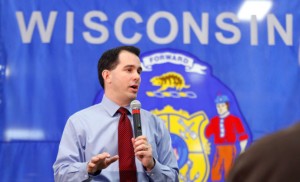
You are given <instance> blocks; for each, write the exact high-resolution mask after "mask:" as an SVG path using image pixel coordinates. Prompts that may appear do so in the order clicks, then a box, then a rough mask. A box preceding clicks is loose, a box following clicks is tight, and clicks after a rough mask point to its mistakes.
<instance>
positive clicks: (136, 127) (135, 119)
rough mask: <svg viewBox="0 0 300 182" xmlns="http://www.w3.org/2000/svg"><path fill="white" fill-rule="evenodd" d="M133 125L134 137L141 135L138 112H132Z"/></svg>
mask: <svg viewBox="0 0 300 182" xmlns="http://www.w3.org/2000/svg"><path fill="white" fill-rule="evenodd" d="M133 125H134V135H135V137H138V136H141V135H142V125H141V115H140V113H133Z"/></svg>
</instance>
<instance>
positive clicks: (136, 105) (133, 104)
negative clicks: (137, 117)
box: [130, 100, 141, 109]
mask: <svg viewBox="0 0 300 182" xmlns="http://www.w3.org/2000/svg"><path fill="white" fill-rule="evenodd" d="M130 108H131V109H141V103H140V101H138V100H133V101H131V103H130Z"/></svg>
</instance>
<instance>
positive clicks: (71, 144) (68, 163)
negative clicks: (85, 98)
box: [53, 119, 89, 182]
mask: <svg viewBox="0 0 300 182" xmlns="http://www.w3.org/2000/svg"><path fill="white" fill-rule="evenodd" d="M80 135H82V134H78V133H76V130H75V128H74V125H73V123H72V120H71V119H69V120H68V121H67V124H66V126H65V129H64V132H63V135H62V138H61V141H60V144H59V149H58V154H57V158H56V161H55V163H54V165H53V170H54V179H55V181H56V182H65V181H85V180H87V179H88V178H89V175H88V173H87V170H86V166H87V162H86V160H85V155H84V149H83V147H82V141H80V140H79V138H78V136H80ZM82 138H84V137H82Z"/></svg>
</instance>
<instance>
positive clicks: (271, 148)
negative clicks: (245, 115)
mask: <svg viewBox="0 0 300 182" xmlns="http://www.w3.org/2000/svg"><path fill="white" fill-rule="evenodd" d="M299 166H300V121H298V122H297V123H296V124H294V125H293V126H291V127H289V128H287V129H284V130H281V131H278V132H276V133H273V134H271V135H268V136H265V137H263V138H261V139H259V140H258V141H256V142H255V143H253V144H252V145H251V146H250V147H249V148H248V149H247V150H246V151H245V152H244V153H243V154H241V155H240V156H239V157H238V158H237V160H236V162H235V164H234V165H233V167H232V169H231V171H230V173H229V175H228V178H227V181H228V182H240V181H242V182H253V181H264V182H268V181H272V182H277V181H278V182H279V181H280V182H282V181H289V182H293V181H300V167H299Z"/></svg>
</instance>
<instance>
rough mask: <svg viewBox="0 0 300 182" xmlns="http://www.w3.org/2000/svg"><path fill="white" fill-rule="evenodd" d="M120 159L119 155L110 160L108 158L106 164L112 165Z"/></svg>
mask: <svg viewBox="0 0 300 182" xmlns="http://www.w3.org/2000/svg"><path fill="white" fill-rule="evenodd" d="M118 159H119V156H118V155H115V156H113V157H110V158H106V164H107V165H110V164H111V163H113V162H115V161H117V160H118Z"/></svg>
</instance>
